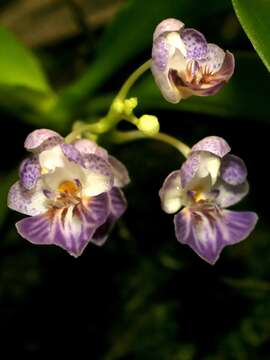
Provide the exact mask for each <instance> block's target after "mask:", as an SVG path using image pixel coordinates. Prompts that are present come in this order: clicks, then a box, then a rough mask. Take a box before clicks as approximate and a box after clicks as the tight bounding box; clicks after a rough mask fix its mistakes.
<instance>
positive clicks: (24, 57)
mask: <svg viewBox="0 0 270 360" xmlns="http://www.w3.org/2000/svg"><path fill="white" fill-rule="evenodd" d="M0 85H1V86H8V87H10V86H12V87H16V88H27V89H30V90H32V91H37V92H40V93H48V92H50V91H51V90H50V86H49V84H48V81H47V79H46V76H45V74H44V72H43V70H42V68H41V66H40V64H39V62H38V60H37V59H36V58H35V56H34V55H33V54H32V52H31V51H30V50H28V49H27V48H25V47H24V46H23V45H22V44H21V43H20V42H19V41H18V40H17V39H16V38H15V37H14V35H13V34H12V33H10V32H9V31H8V30H6V29H4V28H3V27H0Z"/></svg>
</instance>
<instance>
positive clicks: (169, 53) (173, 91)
mask: <svg viewBox="0 0 270 360" xmlns="http://www.w3.org/2000/svg"><path fill="white" fill-rule="evenodd" d="M233 72H234V56H233V54H231V53H230V52H229V51H226V52H224V51H223V50H222V49H221V48H220V47H218V46H217V45H215V44H208V43H207V41H206V39H205V37H204V35H203V34H202V33H200V32H199V31H198V30H195V29H190V28H185V27H184V24H183V23H182V22H181V21H179V20H177V19H166V20H164V21H162V22H161V23H160V24H159V25H158V26H157V28H156V30H155V32H154V36H153V49H152V73H153V75H154V78H155V80H156V83H157V85H158V86H159V88H160V90H161V92H162V94H163V96H164V97H165V99H166V100H167V101H169V102H171V103H178V102H179V101H180V100H181V99H185V98H187V97H189V96H191V95H198V96H208V95H214V94H216V93H217V92H218V91H219V90H220V89H221V88H222V87H223V85H224V84H225V82H227V81H228V80H229V79H230V78H231V76H232V74H233Z"/></svg>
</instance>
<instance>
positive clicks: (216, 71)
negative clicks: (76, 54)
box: [8, 19, 258, 264]
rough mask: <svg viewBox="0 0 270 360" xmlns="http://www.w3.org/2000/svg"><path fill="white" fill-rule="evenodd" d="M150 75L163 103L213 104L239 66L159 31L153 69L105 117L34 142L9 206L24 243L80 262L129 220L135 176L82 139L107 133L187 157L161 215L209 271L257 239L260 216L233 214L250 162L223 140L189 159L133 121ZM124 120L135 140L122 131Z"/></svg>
mask: <svg viewBox="0 0 270 360" xmlns="http://www.w3.org/2000/svg"><path fill="white" fill-rule="evenodd" d="M150 66H151V70H152V73H153V76H154V78H155V81H156V83H157V85H158V87H159V88H160V90H161V92H162V94H163V96H164V97H165V99H166V100H167V101H169V102H171V103H178V102H179V101H180V100H181V99H185V98H187V97H189V96H191V95H198V96H208V95H213V94H216V93H217V92H218V91H219V90H220V89H221V88H222V87H223V85H224V84H225V83H226V82H227V81H228V80H229V79H230V78H231V76H232V74H233V72H234V56H233V55H232V54H231V53H230V52H229V51H226V52H225V51H223V50H222V49H221V48H220V47H218V46H217V45H215V44H209V43H207V41H206V39H205V37H204V35H203V34H201V33H200V32H199V31H197V30H195V29H190V28H185V27H184V24H183V23H182V22H181V21H179V20H176V19H167V20H164V21H162V22H161V23H160V24H159V25H158V26H157V28H156V30H155V32H154V36H153V49H152V59H151V61H147V62H146V63H144V64H143V65H142V66H140V67H139V68H138V69H137V70H136V71H135V72H134V73H133V74H132V75H131V76H130V77H129V78H128V79H127V81H126V82H125V83H124V85H123V86H122V88H121V89H120V91H119V93H118V95H117V96H116V98H115V99H114V101H113V102H112V105H111V106H110V108H109V111H108V113H107V115H106V116H105V117H103V118H101V119H100V120H99V121H97V122H96V123H92V124H83V125H80V124H79V125H78V124H76V127H75V126H74V131H73V132H71V133H70V134H69V135H68V136H67V137H66V140H64V139H63V138H62V136H60V135H59V134H58V133H56V132H54V131H52V130H47V129H40V130H36V131H34V132H32V133H31V134H30V135H29V136H28V137H27V139H26V141H25V148H26V149H27V150H28V151H30V152H31V153H32V154H31V156H29V157H28V158H27V159H26V160H24V161H23V163H22V164H21V167H20V180H19V181H18V182H16V183H15V184H14V185H13V186H12V187H11V189H10V191H9V196H8V206H9V207H10V208H11V209H13V210H16V211H18V212H20V213H23V214H25V215H28V216H29V217H27V218H24V219H23V220H21V221H19V222H18V223H17V224H16V226H17V230H18V232H19V234H20V235H21V236H22V237H24V238H25V239H27V240H29V241H30V242H31V243H34V244H55V245H58V246H60V247H62V248H63V249H65V250H66V251H68V252H69V253H70V254H71V255H73V256H75V257H77V256H79V255H81V253H82V252H83V250H84V248H85V247H86V245H87V244H88V243H89V242H93V243H95V244H96V245H102V244H103V243H104V242H105V241H106V239H107V237H108V234H109V232H110V230H111V229H112V227H113V225H114V223H115V222H116V221H117V219H118V218H119V217H120V216H121V215H122V214H123V213H124V212H125V210H126V207H127V203H126V199H125V197H124V194H123V192H122V190H121V188H122V187H124V186H125V185H127V184H128V183H129V175H128V172H127V169H126V168H125V166H124V165H123V164H122V163H121V162H120V161H118V160H117V159H116V158H114V157H112V156H110V155H109V154H108V153H107V151H106V150H105V149H103V148H101V147H100V146H98V145H97V143H96V142H94V141H90V140H87V139H83V134H85V135H86V136H88V135H89V134H91V138H92V136H93V137H94V138H95V139H99V136H100V135H102V134H103V133H105V132H107V134H106V139H107V140H111V141H112V142H115V143H121V142H126V141H133V140H137V139H142V138H145V137H150V138H155V139H156V140H160V141H164V142H166V143H168V144H170V145H172V146H174V147H175V148H176V149H177V150H178V151H179V152H180V153H182V155H184V156H185V157H187V159H186V161H185V162H184V163H183V164H182V166H181V168H180V169H179V170H176V171H173V172H172V173H171V174H170V175H169V176H168V177H167V178H166V179H165V181H164V184H163V186H162V188H161V190H160V192H159V195H160V199H161V206H162V209H163V210H164V211H165V212H166V213H169V214H176V215H175V216H174V225H175V234H176V238H177V240H178V241H179V242H180V243H183V244H187V245H189V246H190V247H191V248H192V249H193V250H194V251H195V252H196V253H197V254H198V255H199V256H200V257H201V258H202V259H204V260H205V261H207V262H208V263H210V264H214V263H215V262H216V261H217V260H218V258H219V256H220V253H221V251H222V249H223V248H224V247H225V246H226V245H232V244H235V243H238V242H239V241H241V240H243V239H245V238H246V237H247V236H248V235H249V234H250V232H251V231H252V230H253V229H254V227H255V225H256V223H257V220H258V217H257V215H256V214H255V213H254V212H248V211H242V212H237V211H231V210H227V207H229V206H231V205H234V204H236V203H238V202H239V201H240V200H241V199H242V198H243V197H244V196H245V195H247V193H248V191H249V185H248V182H247V169H246V166H245V164H244V162H243V160H241V159H240V158H239V157H237V156H235V155H231V154H230V147H229V145H228V144H227V142H226V141H225V140H223V139H222V138H220V137H217V136H210V137H207V138H205V139H203V140H201V141H199V142H198V143H197V144H195V145H194V146H193V147H192V148H191V149H190V148H189V147H188V146H187V145H186V144H184V143H183V142H181V141H180V140H178V139H175V138H173V137H172V136H170V135H167V134H164V133H160V132H159V129H160V125H159V121H158V119H157V118H156V117H155V116H153V115H147V114H144V115H142V116H141V117H140V118H137V117H136V116H135V115H134V112H133V110H134V109H135V107H136V106H137V98H130V99H127V98H126V95H127V92H128V90H129V88H130V87H131V86H132V85H133V83H134V81H136V79H137V78H138V77H139V76H140V75H141V74H142V73H143V72H144V71H145V70H147V69H149V68H150ZM123 119H124V120H126V121H129V122H130V123H131V124H132V125H133V126H136V127H137V130H136V131H119V130H117V129H116V128H117V124H118V122H119V121H121V120H123ZM77 125H78V126H77ZM74 139H77V140H74ZM78 139H79V140H78Z"/></svg>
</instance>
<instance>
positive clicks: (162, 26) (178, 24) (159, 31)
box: [153, 18, 185, 41]
mask: <svg viewBox="0 0 270 360" xmlns="http://www.w3.org/2000/svg"><path fill="white" fill-rule="evenodd" d="M184 26H185V25H184V23H182V21H180V20H177V19H174V18H169V19H165V20H163V21H161V23H159V24H158V26H157V27H156V29H155V31H154V35H153V39H154V41H155V40H156V39H157V38H158V37H159V36H160V35H163V34H164V33H167V32H172V31H179V30H180V29H182V28H183V27H184Z"/></svg>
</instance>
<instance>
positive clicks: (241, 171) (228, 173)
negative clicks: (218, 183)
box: [220, 154, 247, 185]
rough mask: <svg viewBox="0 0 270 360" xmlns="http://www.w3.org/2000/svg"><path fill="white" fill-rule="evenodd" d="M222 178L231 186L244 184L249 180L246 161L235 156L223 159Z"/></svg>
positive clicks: (227, 156)
mask: <svg viewBox="0 0 270 360" xmlns="http://www.w3.org/2000/svg"><path fill="white" fill-rule="evenodd" d="M220 176H221V178H222V179H223V180H224V181H225V182H226V183H228V184H230V185H239V184H242V183H243V182H244V181H245V180H246V178H247V168H246V165H245V163H244V161H243V160H242V159H241V158H239V157H238V156H235V155H231V154H229V155H226V156H225V157H224V158H223V159H222V164H221V169H220Z"/></svg>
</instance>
